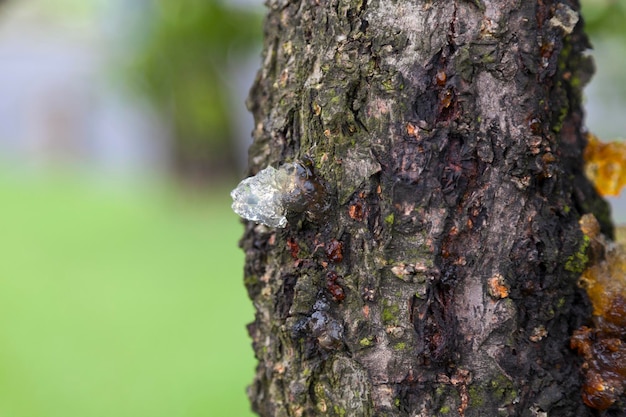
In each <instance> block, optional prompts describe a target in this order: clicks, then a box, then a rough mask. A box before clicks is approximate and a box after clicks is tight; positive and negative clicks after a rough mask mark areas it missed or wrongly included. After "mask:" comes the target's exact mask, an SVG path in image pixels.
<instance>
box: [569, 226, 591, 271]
mask: <svg viewBox="0 0 626 417" xmlns="http://www.w3.org/2000/svg"><path fill="white" fill-rule="evenodd" d="M590 242H591V240H590V239H589V236H586V235H583V239H582V242H581V243H580V246H579V247H578V250H577V251H576V252H574V253H573V254H572V255H571V256H570V257H569V258H567V260H566V261H565V270H567V271H570V272H575V273H577V274H582V272H583V271H584V270H585V267H586V266H587V263H588V262H589V257H588V256H587V248H589V244H590Z"/></svg>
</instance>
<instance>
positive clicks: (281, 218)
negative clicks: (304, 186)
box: [230, 164, 294, 227]
mask: <svg viewBox="0 0 626 417" xmlns="http://www.w3.org/2000/svg"><path fill="white" fill-rule="evenodd" d="M287 165H290V164H287ZM290 168H292V169H290V170H289V171H291V172H287V169H286V166H285V165H283V166H281V167H280V168H279V169H275V168H273V167H271V166H269V167H267V168H265V169H263V170H261V171H259V172H258V173H257V174H256V175H255V176H253V177H249V178H246V179H245V180H243V181H241V182H240V183H239V185H238V186H237V188H235V189H234V190H233V191H232V192H231V193H230V196H231V197H232V198H233V205H232V208H233V211H234V212H235V213H237V214H238V215H240V216H241V217H243V218H244V219H247V220H251V221H254V222H257V223H263V224H264V225H266V226H270V227H285V226H286V225H287V218H286V217H285V214H286V209H285V206H284V196H285V195H286V194H287V193H289V192H290V190H292V189H293V186H294V178H293V177H294V173H293V171H294V170H293V167H290Z"/></svg>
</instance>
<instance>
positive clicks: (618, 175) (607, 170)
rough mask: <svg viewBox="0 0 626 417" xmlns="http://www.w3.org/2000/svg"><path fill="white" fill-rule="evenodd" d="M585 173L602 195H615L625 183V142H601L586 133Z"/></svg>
mask: <svg viewBox="0 0 626 417" xmlns="http://www.w3.org/2000/svg"><path fill="white" fill-rule="evenodd" d="M584 158H585V175H586V176H587V178H589V180H590V181H591V182H593V184H594V185H595V186H596V189H597V190H598V192H599V193H600V194H601V195H603V196H616V195H619V193H620V191H621V190H622V188H623V187H624V185H626V142H608V143H603V142H601V141H600V140H599V139H598V138H597V137H596V136H595V135H593V134H591V133H588V134H587V147H586V148H585V152H584Z"/></svg>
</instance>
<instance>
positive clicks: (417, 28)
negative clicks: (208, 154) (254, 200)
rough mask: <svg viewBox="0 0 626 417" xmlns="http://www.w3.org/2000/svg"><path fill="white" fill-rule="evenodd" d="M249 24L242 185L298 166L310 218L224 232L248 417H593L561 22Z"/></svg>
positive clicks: (582, 191) (380, 13)
mask: <svg viewBox="0 0 626 417" xmlns="http://www.w3.org/2000/svg"><path fill="white" fill-rule="evenodd" d="M268 7H269V14H268V17H267V21H266V25H265V48H264V52H263V65H262V68H261V70H260V72H259V74H258V77H257V80H256V82H255V85H254V87H253V89H252V92H251V95H250V101H249V106H250V108H251V110H252V112H253V113H254V117H255V121H256V129H255V130H254V144H253V146H252V148H251V150H250V166H249V168H250V172H249V173H250V174H254V173H256V172H258V171H259V170H260V169H262V168H264V167H266V166H268V165H273V166H278V165H280V164H281V163H283V162H287V161H294V160H309V161H311V163H312V166H313V169H314V173H315V175H316V177H317V178H318V180H319V181H320V182H322V183H324V185H325V186H326V187H327V189H328V190H329V192H328V193H327V195H325V196H324V198H326V199H328V200H329V202H330V204H331V208H330V210H327V211H325V212H323V213H317V214H316V213H312V214H309V215H299V214H297V213H292V214H291V215H290V218H289V223H288V226H287V227H286V228H285V229H270V228H267V227H264V226H260V225H255V224H252V223H247V224H246V232H245V236H244V238H243V239H242V242H241V244H242V247H243V249H244V250H245V253H246V265H245V282H246V287H247V289H248V292H249V295H250V297H251V299H252V301H253V303H254V306H255V308H256V317H255V320H254V322H253V323H252V324H251V325H250V326H249V332H250V336H251V337H252V340H253V346H254V351H255V354H256V357H257V359H258V360H259V364H258V367H257V372H256V377H255V380H254V382H253V384H252V385H251V386H250V388H249V396H250V398H251V401H252V405H253V409H254V410H255V411H256V412H257V413H258V414H259V415H261V416H267V417H269V416H272V417H283V416H346V417H348V416H350V417H352V416H357V417H360V416H363V417H365V416H435V415H448V416H542V415H550V416H588V415H594V414H593V411H592V410H590V409H589V408H587V407H586V406H584V405H583V403H582V401H581V398H580V387H581V375H580V371H579V365H580V360H579V359H578V358H577V357H576V355H575V354H574V352H572V351H571V350H570V349H569V348H568V343H569V337H570V334H571V332H572V330H573V329H575V328H577V327H578V326H579V325H581V323H584V322H585V321H586V320H588V318H589V316H590V308H589V303H588V301H587V299H586V296H585V294H584V293H582V292H581V290H580V289H579V288H578V287H577V284H576V283H577V279H578V276H579V275H580V272H581V271H582V268H583V267H584V265H581V264H580V262H578V263H577V259H580V257H577V256H576V255H577V253H578V251H580V250H581V249H580V248H581V246H582V234H581V232H580V230H579V227H578V219H579V218H580V216H581V215H582V214H584V213H588V212H592V213H594V214H595V216H596V217H597V218H598V219H599V220H600V222H601V224H602V228H603V232H604V233H605V234H607V235H609V236H610V235H611V234H612V226H611V223H610V220H609V211H608V207H607V205H606V203H605V202H604V201H603V200H602V199H601V198H600V197H598V196H597V194H596V193H595V191H594V189H593V187H592V186H591V185H590V184H589V182H588V181H587V180H586V179H585V177H584V176H583V173H582V164H583V162H582V156H581V155H582V150H583V148H584V145H585V139H584V135H583V133H584V132H583V125H582V123H583V122H582V121H583V113H582V110H581V88H582V86H583V85H584V84H585V83H586V81H587V80H588V79H589V77H590V75H591V72H592V65H591V63H590V61H589V59H588V58H587V57H586V56H585V55H584V51H585V50H586V49H587V48H588V47H589V45H588V43H587V39H586V37H585V35H584V33H583V25H582V20H581V19H580V16H579V14H578V4H577V2H576V1H551V0H537V1H520V0H518V1H513V0H502V1H496V0H476V1H461V0H456V1H451V0H446V1H436V0H433V1H416V0H369V1H368V0H300V1H296V0H292V1H289V0H268ZM616 407H619V405H617V406H616ZM618 409H619V408H614V410H618ZM543 413H547V414H543Z"/></svg>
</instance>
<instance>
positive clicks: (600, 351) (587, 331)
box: [570, 214, 626, 410]
mask: <svg viewBox="0 0 626 417" xmlns="http://www.w3.org/2000/svg"><path fill="white" fill-rule="evenodd" d="M580 227H581V230H582V231H583V233H584V234H585V238H586V239H588V241H589V242H590V244H589V245H587V247H588V249H587V255H588V256H589V257H590V262H589V265H588V268H587V269H586V270H585V271H584V272H583V274H582V276H581V279H580V284H581V286H583V287H584V288H585V289H586V290H587V294H588V295H589V299H590V300H591V303H592V305H593V324H594V325H593V327H587V326H583V327H581V328H579V329H578V330H576V331H575V332H574V334H573V336H572V338H571V341H570V344H571V347H572V349H576V350H577V351H578V354H579V355H581V356H583V357H584V358H585V362H584V364H583V371H584V373H585V384H584V386H583V392H582V397H583V401H584V402H585V404H587V405H588V406H590V407H593V408H596V409H599V410H605V409H607V408H609V407H610V406H611V405H613V404H614V403H615V401H617V399H618V398H619V397H620V395H622V394H623V393H624V388H625V387H626V250H625V248H624V246H622V245H620V244H618V243H615V242H611V241H609V240H608V239H606V238H605V237H604V236H603V235H601V234H600V227H599V224H598V222H597V220H596V219H595V217H594V216H593V215H591V214H586V215H584V216H583V217H582V218H581V221H580Z"/></svg>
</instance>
